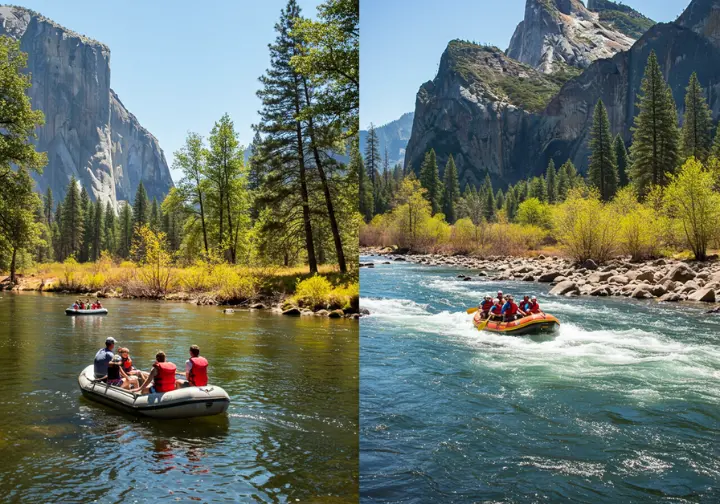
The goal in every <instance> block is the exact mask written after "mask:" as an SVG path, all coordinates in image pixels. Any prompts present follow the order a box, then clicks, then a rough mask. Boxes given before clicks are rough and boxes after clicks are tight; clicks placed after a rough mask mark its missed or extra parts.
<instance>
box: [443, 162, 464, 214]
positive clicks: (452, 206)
mask: <svg viewBox="0 0 720 504" xmlns="http://www.w3.org/2000/svg"><path fill="white" fill-rule="evenodd" d="M458 198H460V184H459V183H458V176H457V168H456V167H455V160H454V159H453V157H452V154H451V155H450V157H449V158H448V162H447V164H446V165H445V173H444V174H443V213H444V214H445V220H447V222H449V223H450V224H453V223H454V222H455V221H456V220H457V208H456V206H457V200H458Z"/></svg>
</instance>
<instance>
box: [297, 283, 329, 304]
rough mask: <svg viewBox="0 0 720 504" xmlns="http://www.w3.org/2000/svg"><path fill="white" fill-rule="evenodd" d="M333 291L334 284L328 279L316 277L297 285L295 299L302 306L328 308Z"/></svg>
mask: <svg viewBox="0 0 720 504" xmlns="http://www.w3.org/2000/svg"><path fill="white" fill-rule="evenodd" d="M332 290H333V287H332V284H331V283H330V282H329V281H328V279H327V278H325V277H324V276H320V275H315V276H312V277H310V278H308V279H307V280H303V281H301V282H298V283H297V285H296V287H295V296H294V298H295V301H297V303H298V304H300V305H301V306H307V307H308V308H313V309H315V308H321V307H325V306H327V304H328V301H329V297H330V292H331V291H332Z"/></svg>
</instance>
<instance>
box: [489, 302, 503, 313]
mask: <svg viewBox="0 0 720 504" xmlns="http://www.w3.org/2000/svg"><path fill="white" fill-rule="evenodd" d="M490 313H494V314H496V315H500V313H502V306H500V305H499V304H495V305H493V307H492V308H490Z"/></svg>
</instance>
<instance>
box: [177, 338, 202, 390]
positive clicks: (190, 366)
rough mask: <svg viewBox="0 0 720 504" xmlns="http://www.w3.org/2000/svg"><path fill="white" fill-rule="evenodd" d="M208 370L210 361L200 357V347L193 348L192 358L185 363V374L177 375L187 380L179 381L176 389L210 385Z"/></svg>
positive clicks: (191, 351) (191, 348)
mask: <svg viewBox="0 0 720 504" xmlns="http://www.w3.org/2000/svg"><path fill="white" fill-rule="evenodd" d="M207 368H208V361H207V359H206V358H205V357H200V347H199V346H197V345H193V346H191V347H190V358H189V359H188V360H187V361H185V372H184V373H182V372H180V373H177V374H179V375H182V376H185V377H186V378H187V380H177V381H176V382H175V387H176V388H180V387H204V386H205V385H207V383H208V375H207Z"/></svg>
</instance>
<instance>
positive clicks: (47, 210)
mask: <svg viewBox="0 0 720 504" xmlns="http://www.w3.org/2000/svg"><path fill="white" fill-rule="evenodd" d="M54 207H55V203H54V202H53V193H52V189H51V188H49V187H48V188H47V191H45V197H44V198H43V217H44V219H45V224H47V225H48V226H50V225H51V224H52V223H53V209H54Z"/></svg>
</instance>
